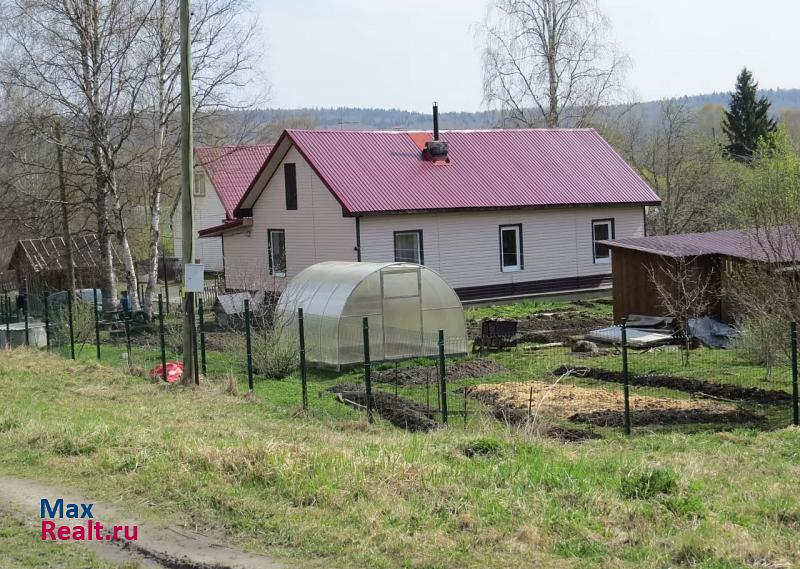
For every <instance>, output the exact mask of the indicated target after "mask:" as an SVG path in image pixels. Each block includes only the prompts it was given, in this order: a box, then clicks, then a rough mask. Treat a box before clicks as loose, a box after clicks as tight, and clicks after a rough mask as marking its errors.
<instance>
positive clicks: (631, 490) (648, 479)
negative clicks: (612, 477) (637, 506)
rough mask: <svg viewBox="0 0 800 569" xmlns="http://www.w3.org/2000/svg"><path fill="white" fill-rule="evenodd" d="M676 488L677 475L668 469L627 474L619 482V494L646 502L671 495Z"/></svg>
mask: <svg viewBox="0 0 800 569" xmlns="http://www.w3.org/2000/svg"><path fill="white" fill-rule="evenodd" d="M677 487H678V475H677V474H675V472H673V471H672V470H670V469H668V468H654V469H649V470H646V471H632V472H628V473H627V474H625V475H624V476H623V477H622V480H621V482H620V493H621V494H622V495H623V496H624V497H626V498H630V499H632V500H648V499H650V498H654V497H656V496H658V495H660V494H671V493H672V492H674V491H675V489H677Z"/></svg>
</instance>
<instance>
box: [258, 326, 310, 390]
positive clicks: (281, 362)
mask: <svg viewBox="0 0 800 569" xmlns="http://www.w3.org/2000/svg"><path fill="white" fill-rule="evenodd" d="M251 344H252V352H253V368H254V369H255V371H256V372H257V373H259V374H261V375H264V376H266V377H270V378H275V379H280V378H283V377H286V376H287V375H289V374H290V373H292V372H293V371H294V370H295V369H297V367H298V365H299V363H300V353H299V348H298V347H297V346H296V345H295V343H294V342H286V341H282V340H281V333H280V330H278V329H277V328H263V329H261V330H254V331H253V333H252V336H251Z"/></svg>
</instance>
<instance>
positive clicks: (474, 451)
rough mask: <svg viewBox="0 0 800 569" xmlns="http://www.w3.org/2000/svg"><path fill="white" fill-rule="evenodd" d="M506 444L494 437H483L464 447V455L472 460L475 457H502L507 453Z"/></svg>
mask: <svg viewBox="0 0 800 569" xmlns="http://www.w3.org/2000/svg"><path fill="white" fill-rule="evenodd" d="M505 447H506V445H505V443H503V441H501V440H499V439H496V438H493V437H483V438H480V439H475V440H474V441H472V442H469V443H467V444H466V445H464V448H463V451H464V455H465V456H467V457H469V458H472V457H474V456H500V455H502V454H503V452H504V451H505Z"/></svg>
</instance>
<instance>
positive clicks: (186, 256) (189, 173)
mask: <svg viewBox="0 0 800 569" xmlns="http://www.w3.org/2000/svg"><path fill="white" fill-rule="evenodd" d="M190 16H191V13H190V10H189V0H180V25H181V174H182V178H183V183H182V184H181V186H182V187H181V192H182V193H181V221H182V222H183V223H182V225H183V227H182V229H183V252H182V253H183V254H182V261H183V266H184V271H185V270H186V269H185V267H186V265H188V264H190V263H194V215H193V213H194V209H193V207H194V205H193V203H192V202H193V201H194V156H193V154H194V148H193V145H194V140H193V133H192V46H191V36H190V35H189V23H190V22H189V20H190ZM185 280H186V279H185V278H184V281H185ZM185 285H186V283H185V282H184V286H185ZM194 326H195V323H194V293H192V292H185V295H184V298H183V377H182V378H181V383H182V384H183V385H194V339H195V330H194Z"/></svg>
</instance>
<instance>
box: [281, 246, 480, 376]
mask: <svg viewBox="0 0 800 569" xmlns="http://www.w3.org/2000/svg"><path fill="white" fill-rule="evenodd" d="M299 308H302V309H303V324H304V332H305V344H306V361H307V362H308V363H310V364H314V365H317V366H321V367H333V368H336V369H340V368H342V367H348V366H353V365H356V364H359V363H363V361H364V331H363V318H364V317H367V318H368V321H369V348H370V360H371V361H391V360H402V359H408V358H414V357H419V356H435V355H436V354H438V350H439V347H438V338H439V330H444V338H445V354H446V355H459V354H465V353H466V351H467V332H466V324H465V321H464V310H463V308H462V306H461V301H460V300H459V298H458V296H457V295H456V293H455V292H454V291H453V289H452V288H450V285H448V284H447V283H446V282H445V281H444V279H442V277H440V276H439V275H438V274H437V273H435V272H434V271H432V270H430V269H428V268H427V267H424V266H422V265H415V264H413V263H360V262H341V261H328V262H325V263H318V264H316V265H312V266H311V267H308V268H307V269H305V270H304V271H302V272H301V273H299V274H298V275H297V276H296V277H294V279H292V280H291V282H290V283H289V284H288V285H287V287H286V289H285V290H284V291H283V294H281V297H280V300H279V301H278V305H277V307H276V322H277V323H280V325H282V326H283V327H284V328H283V333H282V335H283V337H284V338H286V339H287V341H299V331H298V309H299Z"/></svg>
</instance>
